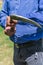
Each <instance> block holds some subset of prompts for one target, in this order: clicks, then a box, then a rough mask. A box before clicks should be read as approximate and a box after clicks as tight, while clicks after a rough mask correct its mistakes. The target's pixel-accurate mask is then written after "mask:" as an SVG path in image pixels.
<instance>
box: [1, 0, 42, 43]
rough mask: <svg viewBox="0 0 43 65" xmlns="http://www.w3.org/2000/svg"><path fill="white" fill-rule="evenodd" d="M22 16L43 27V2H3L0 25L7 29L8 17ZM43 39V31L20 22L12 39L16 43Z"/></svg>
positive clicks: (20, 0)
mask: <svg viewBox="0 0 43 65" xmlns="http://www.w3.org/2000/svg"><path fill="white" fill-rule="evenodd" d="M12 14H13V15H14V14H17V15H21V16H24V17H27V18H30V19H33V20H35V21H36V22H38V23H39V24H41V25H43V0H26V1H25V0H3V6H2V10H1V22H0V25H1V26H2V27H4V28H5V25H6V16H10V15H12ZM42 37H43V30H41V29H40V30H39V28H38V27H36V26H35V25H32V24H30V23H24V22H23V21H20V23H18V24H17V25H16V33H15V34H14V35H13V36H11V37H10V39H11V40H12V41H13V42H15V43H19V44H20V43H24V42H27V41H30V40H38V39H40V38H42Z"/></svg>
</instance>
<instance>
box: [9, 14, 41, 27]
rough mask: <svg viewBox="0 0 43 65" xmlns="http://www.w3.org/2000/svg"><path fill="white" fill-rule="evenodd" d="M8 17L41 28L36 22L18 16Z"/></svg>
mask: <svg viewBox="0 0 43 65" xmlns="http://www.w3.org/2000/svg"><path fill="white" fill-rule="evenodd" d="M10 17H11V19H15V20H22V21H23V22H29V23H31V24H34V25H36V26H37V27H39V28H42V26H41V25H40V24H39V23H37V22H36V21H33V20H31V19H29V18H26V17H23V16H19V15H11V16H10Z"/></svg>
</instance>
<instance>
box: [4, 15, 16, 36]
mask: <svg viewBox="0 0 43 65" xmlns="http://www.w3.org/2000/svg"><path fill="white" fill-rule="evenodd" d="M16 24H17V20H11V19H10V16H8V17H7V21H6V28H5V30H4V33H5V34H6V35H8V36H12V35H13V34H14V33H15V32H16V27H15V26H16Z"/></svg>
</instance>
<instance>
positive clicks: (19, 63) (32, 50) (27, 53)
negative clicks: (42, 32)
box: [13, 39, 43, 65]
mask: <svg viewBox="0 0 43 65" xmlns="http://www.w3.org/2000/svg"><path fill="white" fill-rule="evenodd" d="M31 43H33V44H35V45H32V46H28V47H23V48H22V47H21V48H17V47H16V46H15V44H14V56H13V61H14V65H43V46H42V45H43V42H42V39H40V40H37V41H33V42H32V41H29V42H28V44H31ZM24 44H25V43H24Z"/></svg>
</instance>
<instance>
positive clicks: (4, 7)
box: [0, 0, 9, 28]
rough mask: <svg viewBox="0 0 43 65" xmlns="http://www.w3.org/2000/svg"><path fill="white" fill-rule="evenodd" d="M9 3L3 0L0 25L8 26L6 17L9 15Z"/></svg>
mask: <svg viewBox="0 0 43 65" xmlns="http://www.w3.org/2000/svg"><path fill="white" fill-rule="evenodd" d="M7 5H8V3H7V0H3V5H2V10H1V22H0V25H1V26H2V27H3V28H5V26H6V17H7V16H8V15H9V13H8V6H7Z"/></svg>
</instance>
